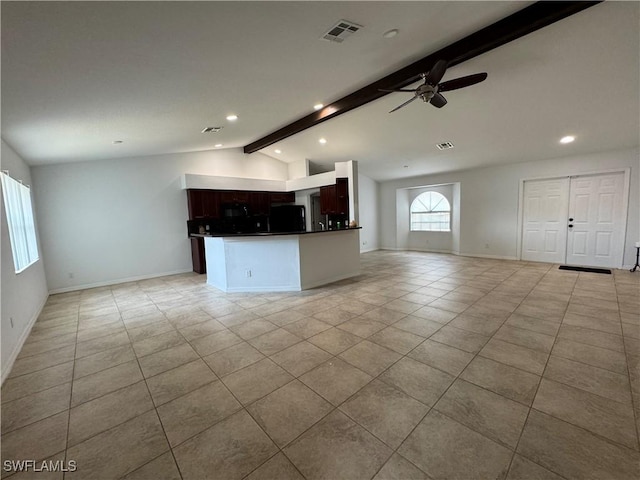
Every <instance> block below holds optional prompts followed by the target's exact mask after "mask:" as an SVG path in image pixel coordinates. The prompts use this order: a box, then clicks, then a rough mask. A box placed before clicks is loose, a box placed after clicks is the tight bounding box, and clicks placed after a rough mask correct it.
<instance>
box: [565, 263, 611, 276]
mask: <svg viewBox="0 0 640 480" xmlns="http://www.w3.org/2000/svg"><path fill="white" fill-rule="evenodd" d="M560 270H572V271H574V272H589V273H604V274H606V275H611V270H609V269H608V268H589V267H572V266H570V265H560Z"/></svg>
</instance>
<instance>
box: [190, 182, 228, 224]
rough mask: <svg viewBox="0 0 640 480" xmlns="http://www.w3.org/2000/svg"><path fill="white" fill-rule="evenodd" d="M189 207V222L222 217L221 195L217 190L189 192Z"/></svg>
mask: <svg viewBox="0 0 640 480" xmlns="http://www.w3.org/2000/svg"><path fill="white" fill-rule="evenodd" d="M187 205H188V208H189V220H194V219H196V218H218V217H219V216H220V194H219V193H218V192H216V191H215V190H200V189H189V190H187Z"/></svg>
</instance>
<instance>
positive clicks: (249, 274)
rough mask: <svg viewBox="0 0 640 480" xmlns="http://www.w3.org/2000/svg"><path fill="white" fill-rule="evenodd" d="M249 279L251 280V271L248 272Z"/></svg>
mask: <svg viewBox="0 0 640 480" xmlns="http://www.w3.org/2000/svg"><path fill="white" fill-rule="evenodd" d="M247 278H251V270H247Z"/></svg>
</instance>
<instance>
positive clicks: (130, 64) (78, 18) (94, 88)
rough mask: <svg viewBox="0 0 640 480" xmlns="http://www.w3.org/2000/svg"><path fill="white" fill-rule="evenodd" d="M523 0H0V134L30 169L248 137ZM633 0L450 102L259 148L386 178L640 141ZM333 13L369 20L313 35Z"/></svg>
mask: <svg viewBox="0 0 640 480" xmlns="http://www.w3.org/2000/svg"><path fill="white" fill-rule="evenodd" d="M529 3H531V2H477V1H472V2H2V137H3V139H4V140H5V141H7V143H9V144H10V145H11V146H12V147H13V148H14V149H15V150H16V151H17V152H18V153H19V154H20V155H21V156H22V157H23V158H24V159H25V160H26V161H27V162H28V163H29V164H31V165H43V164H49V163H62V162H71V161H91V160H100V159H109V158H122V157H133V156H140V155H153V154H162V153H174V152H190V151H199V150H208V149H212V148H213V147H214V145H215V144H217V143H222V144H223V145H224V147H223V148H232V147H242V146H244V145H246V144H248V143H250V142H252V141H254V140H256V139H258V138H260V137H262V136H264V135H266V134H268V133H271V132H272V131H274V130H276V129H277V128H279V127H282V126H284V125H286V124H288V123H290V122H292V121H294V120H297V119H298V118H300V117H302V116H304V115H306V114H308V113H310V112H311V111H312V108H311V107H312V105H314V104H315V103H317V102H322V103H325V104H327V103H330V102H331V101H333V100H336V99H338V98H340V97H342V96H344V95H345V94H348V93H350V92H352V91H353V90H356V89H357V88H360V87H362V86H364V85H366V84H368V83H371V82H372V81H374V80H377V79H379V78H381V77H383V76H384V75H386V74H388V73H391V72H393V71H395V70H396V69H398V68H399V67H402V66H404V65H407V64H409V63H411V62H412V61H414V60H416V59H419V58H422V57H424V56H426V55H428V54H430V53H432V52H434V51H436V50H438V49H439V48H442V47H443V46H446V45H447V44H449V43H451V42H453V41H455V40H457V39H460V38H462V37H464V36H466V35H468V34H470V33H472V32H474V31H476V30H478V29H479V28H481V27H483V26H486V25H488V24H490V23H493V22H494V21H496V20H498V19H500V18H503V17H505V16H507V15H509V14H511V13H513V12H515V11H517V10H519V9H521V8H524V7H525V6H527V5H528V4H529ZM639 6H640V4H639V3H638V2H606V3H604V4H600V5H597V6H595V7H592V8H589V9H587V10H585V11H583V12H581V13H578V14H576V15H574V16H572V17H569V18H567V19H565V20H562V21H560V22H558V23H556V24H553V25H551V26H549V27H546V28H544V29H542V30H539V31H537V32H535V33H533V34H530V35H528V36H527V37H524V38H522V39H519V40H517V41H515V42H512V43H509V44H507V45H505V46H502V47H500V48H498V49H495V50H493V51H491V52H488V53H486V54H484V55H481V56H479V57H476V58H474V59H473V60H470V61H468V62H465V63H464V64H461V65H459V66H456V67H453V68H451V69H450V70H449V71H448V72H447V73H446V75H445V77H444V80H447V79H450V78H455V77H457V76H462V75H467V74H471V73H476V72H480V71H486V72H488V74H489V77H488V79H487V80H486V81H485V82H483V83H481V84H478V85H476V86H473V87H469V88H467V89H464V90H458V91H454V92H448V93H447V94H446V97H447V98H448V100H449V104H448V105H447V106H445V107H444V108H443V109H441V110H438V109H435V108H433V107H432V106H430V105H424V104H422V103H420V102H418V101H416V102H413V103H412V104H411V105H409V106H407V107H406V108H404V109H402V110H400V111H398V112H395V113H393V114H388V113H387V112H388V111H389V110H390V109H391V108H393V107H395V106H396V105H398V104H400V103H402V102H403V101H405V100H407V99H408V98H409V97H408V96H407V95H410V94H402V93H394V94H391V95H387V96H386V97H383V98H382V99H380V100H377V101H375V102H372V103H370V104H368V105H365V106H364V107H361V108H359V109H357V110H354V111H352V112H349V113H347V114H345V115H342V116H340V117H338V118H336V119H333V120H330V121H327V122H324V123H323V124H321V125H318V126H316V127H313V128H311V129H309V130H306V131H304V132H302V133H300V134H297V135H295V136H293V137H290V138H288V139H286V140H284V141H281V142H278V143H277V144H276V145H272V146H270V147H268V148H266V149H264V150H263V151H262V152H263V153H265V154H267V155H271V156H273V157H274V158H279V159H280V160H283V161H285V162H291V161H295V160H300V159H303V158H308V159H310V160H311V161H313V162H314V163H316V164H319V165H332V164H333V162H335V161H344V160H358V161H359V167H360V171H361V172H362V173H364V174H366V175H369V176H371V177H372V178H374V179H377V180H386V179H391V178H400V177H407V176H414V175H420V174H427V173H435V172H442V171H449V170H457V169H462V168H470V167H475V166H480V165H488V164H496V163H513V162H519V161H529V160H536V159H547V158H555V157H560V156H565V155H576V154H581V153H587V152H596V151H606V150H614V149H622V148H631V147H635V146H637V145H638V143H639V138H638V137H639V131H640V124H639V122H640V120H639V119H640V110H639V109H640V107H639V105H640V98H639V93H638V92H639V90H640V79H639V64H640V60H639V59H640V47H639V45H640V33H639V32H640V28H639V20H640V13H639V11H640V9H639ZM340 19H347V20H350V21H353V22H356V23H359V24H361V25H363V26H364V28H363V29H362V30H361V31H359V32H358V33H356V34H354V35H353V36H352V37H350V38H348V39H347V40H345V42H344V43H342V44H335V43H330V42H326V41H323V40H320V39H319V37H320V36H321V35H322V34H323V33H324V32H325V31H326V30H327V29H328V28H329V27H331V26H332V25H333V24H334V23H335V22H336V21H338V20H340ZM392 28H397V29H399V30H400V34H399V35H398V36H397V37H395V38H393V39H385V38H383V37H382V34H383V32H385V31H387V30H389V29H392ZM230 113H235V114H237V115H238V116H239V120H238V121H237V122H234V123H231V122H228V121H227V120H225V117H226V116H227V115H228V114H230ZM207 126H222V127H224V128H223V130H222V131H221V132H220V133H217V134H201V133H200V131H201V130H202V129H203V128H204V127H207ZM566 134H573V135H575V136H576V137H577V140H576V142H574V143H573V144H570V145H566V146H564V145H559V144H558V139H559V138H560V137H561V136H563V135H566ZM321 136H323V137H325V138H327V140H328V143H327V144H326V145H324V146H321V145H320V144H319V143H318V141H317V140H318V138H319V137H321ZM114 140H122V141H123V142H124V143H122V144H120V145H114V144H113V141H114ZM442 141H451V142H453V143H454V144H455V145H456V147H455V148H454V149H453V150H448V151H438V150H437V149H436V148H435V144H436V143H439V142H442ZM276 148H279V149H281V150H282V152H283V153H282V154H276V153H274V149H276ZM404 165H407V166H408V167H407V168H405V167H404Z"/></svg>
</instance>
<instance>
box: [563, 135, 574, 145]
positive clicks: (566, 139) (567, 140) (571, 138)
mask: <svg viewBox="0 0 640 480" xmlns="http://www.w3.org/2000/svg"><path fill="white" fill-rule="evenodd" d="M575 139H576V137H574V136H573V135H567V136H566V137H562V138H561V139H560V143H571V142H573V141H574V140H575Z"/></svg>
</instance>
